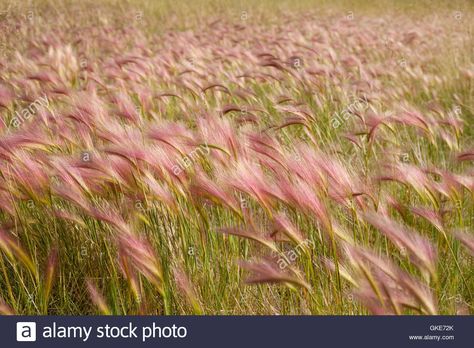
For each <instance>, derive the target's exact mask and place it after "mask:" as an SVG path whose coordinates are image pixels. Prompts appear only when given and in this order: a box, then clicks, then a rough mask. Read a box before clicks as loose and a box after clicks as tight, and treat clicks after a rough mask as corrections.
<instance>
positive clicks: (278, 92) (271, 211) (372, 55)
mask: <svg viewBox="0 0 474 348" xmlns="http://www.w3.org/2000/svg"><path fill="white" fill-rule="evenodd" d="M190 3H192V4H190ZM413 3H415V4H413ZM473 14H474V4H473V3H472V1H417V2H413V1H402V0H400V1H373V2H372V1H362V0H360V1H323V0H320V1H316V0H314V1H310V0H297V1H289V0H288V1H270V0H264V1H250V0H246V1H230V0H222V1H217V0H215V1H206V0H198V1H192V2H188V1H168V0H166V1H164V0H163V1H152V0H148V1H146V0H130V1H111V0H96V1H59V0H58V1H56V0H49V1H48V0H43V1H28V2H26V1H25V2H24V3H21V4H18V3H17V2H15V1H11V2H10V1H4V0H0V120H1V121H2V122H0V313H2V314H30V315H33V314H60V315H63V314H78V315H82V314H84V315H87V314H159V315H162V314H163V315H170V314H222V315H231V314H252V315H253V314H255V315H261V314H283V315H285V314H324V315H326V314H348V315H354V314H474V267H473V266H474V200H473V197H474V167H473V164H474V39H473V33H474V32H473V29H474V26H473V23H474V20H473Z"/></svg>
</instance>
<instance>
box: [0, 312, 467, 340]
mask: <svg viewBox="0 0 474 348" xmlns="http://www.w3.org/2000/svg"><path fill="white" fill-rule="evenodd" d="M18 322H20V323H22V322H34V323H36V341H35V342H17V334H18V335H23V336H20V339H22V337H23V339H28V338H29V337H30V335H31V336H32V331H31V330H29V328H28V325H26V326H25V325H24V324H18V325H19V330H18V331H19V333H17V323H18ZM54 325H56V330H55V331H54V330H53V327H54ZM106 325H108V326H109V329H107V326H106ZM153 325H155V327H153ZM61 327H62V328H61ZM112 327H115V328H114V329H112ZM122 327H125V329H120V330H119V329H118V328H122ZM134 327H135V329H133V328H134ZM84 328H85V330H84ZM130 329H131V330H132V332H133V334H131V333H129V331H130ZM119 331H121V333H122V334H123V335H124V336H132V338H113V337H112V336H115V335H117V334H118V332H119ZM66 332H67V334H68V335H69V338H61V337H58V336H61V335H63V334H65V333H66ZM88 332H89V334H87V333H88ZM101 333H102V334H103V335H104V336H105V335H109V338H99V337H97V336H100V334H101ZM152 333H154V335H155V338H153V337H152V336H150V335H152ZM0 334H1V337H2V339H1V341H0V347H5V348H6V347H8V348H9V347H35V346H38V347H68V348H69V347H115V348H119V347H132V346H133V347H142V346H143V347H145V346H146V347H150V346H155V347H206V348H207V347H238V348H249V347H262V348H264V347H265V348H266V347H271V348H277V347H285V348H291V347H331V348H332V347H354V348H355V347H364V348H367V347H377V348H379V347H383V348H389V347H396V348H402V347H474V316H202V317H198V316H168V317H157V316H128V317H127V316H39V317H38V316H36V317H34V316H2V317H0ZM45 335H46V336H49V335H55V336H56V337H54V338H49V337H47V338H45V337H44V336H45ZM160 335H161V337H159V336H160ZM74 336H75V337H74ZM134 336H136V337H134ZM144 336H145V340H144ZM146 336H150V337H148V338H146ZM168 336H170V337H168ZM180 336H181V337H180ZM410 336H411V339H410ZM437 337H439V339H438V338H437ZM415 338H416V339H415Z"/></svg>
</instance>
